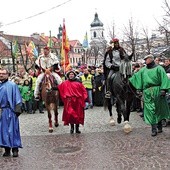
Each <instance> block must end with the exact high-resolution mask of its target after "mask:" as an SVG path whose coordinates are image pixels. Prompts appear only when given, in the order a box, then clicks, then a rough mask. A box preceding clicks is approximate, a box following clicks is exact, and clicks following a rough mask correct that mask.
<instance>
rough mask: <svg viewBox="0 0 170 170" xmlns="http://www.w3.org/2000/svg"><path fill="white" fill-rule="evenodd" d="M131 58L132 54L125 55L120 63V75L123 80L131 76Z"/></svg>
mask: <svg viewBox="0 0 170 170" xmlns="http://www.w3.org/2000/svg"><path fill="white" fill-rule="evenodd" d="M132 57H133V53H132V54H131V55H128V54H125V57H124V60H122V61H121V65H120V74H121V75H122V78H123V79H125V80H127V79H128V78H129V77H131V76H132V74H133V70H132Z"/></svg>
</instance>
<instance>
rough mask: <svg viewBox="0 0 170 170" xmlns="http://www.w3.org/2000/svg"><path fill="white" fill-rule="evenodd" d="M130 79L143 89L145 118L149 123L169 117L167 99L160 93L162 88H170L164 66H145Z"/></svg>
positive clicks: (136, 86)
mask: <svg viewBox="0 0 170 170" xmlns="http://www.w3.org/2000/svg"><path fill="white" fill-rule="evenodd" d="M129 80H130V82H131V83H132V85H133V86H134V87H135V88H136V89H138V90H142V91H143V97H144V120H145V122H146V123H147V124H151V125H154V124H157V123H158V122H159V121H161V120H162V119H166V118H168V117H169V115H170V110H169V107H168V103H167V99H166V97H162V96H161V95H160V90H167V91H168V89H170V81H169V80H168V77H167V75H166V72H165V70H164V69H163V67H162V66H159V65H158V66H156V67H153V68H150V69H148V68H147V67H143V68H142V69H140V70H139V71H138V72H137V73H135V74H134V75H133V76H132V77H131V78H130V79H129Z"/></svg>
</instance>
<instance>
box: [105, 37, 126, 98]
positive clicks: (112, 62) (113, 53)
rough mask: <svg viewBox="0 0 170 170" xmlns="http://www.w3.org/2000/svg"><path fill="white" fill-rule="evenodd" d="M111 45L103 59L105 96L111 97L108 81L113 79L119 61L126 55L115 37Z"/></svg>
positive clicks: (117, 69)
mask: <svg viewBox="0 0 170 170" xmlns="http://www.w3.org/2000/svg"><path fill="white" fill-rule="evenodd" d="M111 45H112V47H110V48H109V49H108V51H107V52H106V54H105V59H104V70H105V71H104V72H105V73H104V74H105V79H106V94H105V98H110V97H111V89H110V81H111V79H113V77H114V75H115V73H116V72H118V71H119V69H120V65H121V61H122V60H124V59H125V56H126V52H125V50H124V49H123V48H122V47H121V46H120V45H119V40H118V39H117V38H114V39H113V40H112V41H111Z"/></svg>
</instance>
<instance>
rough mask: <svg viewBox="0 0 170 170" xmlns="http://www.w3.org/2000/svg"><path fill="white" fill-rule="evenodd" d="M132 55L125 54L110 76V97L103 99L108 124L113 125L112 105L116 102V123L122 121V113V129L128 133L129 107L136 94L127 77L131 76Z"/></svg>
mask: <svg viewBox="0 0 170 170" xmlns="http://www.w3.org/2000/svg"><path fill="white" fill-rule="evenodd" d="M132 56H133V53H132V54H131V55H130V56H128V55H127V56H125V59H124V60H122V62H121V65H120V70H119V71H118V72H116V73H115V74H114V76H113V78H111V82H110V86H111V92H112V97H111V99H105V102H104V107H105V108H106V106H107V107H108V110H109V114H110V118H111V119H110V124H111V125H115V121H114V119H113V116H112V115H113V114H112V105H113V103H115V104H116V111H117V115H118V117H117V123H119V124H120V123H121V122H122V115H123V118H124V122H125V126H124V131H125V132H126V133H129V132H130V131H132V128H131V126H130V125H129V117H130V109H131V105H132V101H133V97H134V95H136V93H135V92H136V90H135V88H134V87H133V86H132V85H131V84H130V82H129V80H128V79H129V78H130V77H131V76H132V61H131V59H132Z"/></svg>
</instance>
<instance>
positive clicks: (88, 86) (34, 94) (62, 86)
mask: <svg viewBox="0 0 170 170" xmlns="http://www.w3.org/2000/svg"><path fill="white" fill-rule="evenodd" d="M112 45H113V46H111V47H109V51H107V52H106V56H105V57H106V58H105V61H104V65H100V66H98V67H95V66H89V67H85V66H80V67H76V68H72V69H71V70H69V71H68V72H67V73H66V74H65V75H64V74H63V75H60V76H59V74H58V73H59V71H60V63H59V60H58V59H57V57H56V56H55V55H54V54H52V53H51V52H50V49H49V47H45V48H44V53H43V54H42V55H41V56H39V57H38V59H37V60H36V62H35V63H36V66H35V69H32V68H30V69H29V70H28V72H27V73H26V74H25V75H24V76H22V77H21V76H19V75H18V74H17V75H11V76H10V77H8V71H7V70H6V69H4V68H1V69H0V81H1V84H0V93H1V94H2V93H3V94H4V95H1V96H0V109H1V115H0V116H1V117H0V136H1V138H0V147H3V148H5V153H4V154H3V156H10V154H11V149H12V152H13V156H14V157H17V156H18V148H21V147H22V144H21V138H20V134H19V122H18V116H19V115H20V114H21V113H22V112H26V113H28V114H33V113H35V112H36V110H39V112H40V113H43V109H44V106H43V101H42V99H41V96H40V90H41V82H42V79H43V77H44V74H50V73H51V74H52V75H53V76H54V78H55V80H56V85H57V89H55V90H59V93H60V99H61V103H60V104H63V105H64V109H63V117H62V120H63V122H64V125H70V133H71V134H73V133H74V129H75V133H81V131H80V130H79V125H80V124H82V125H84V112H85V110H86V109H93V106H103V102H104V98H109V97H110V96H111V95H113V94H112V92H111V90H110V84H109V81H110V79H111V77H112V78H114V73H116V72H119V69H120V63H121V62H122V60H124V59H125V57H126V56H125V54H126V52H125V50H124V49H123V48H122V47H120V45H119V40H118V39H113V41H112ZM144 60H145V63H138V62H135V63H133V64H132V71H133V75H132V77H131V78H130V79H129V81H130V82H131V83H132V85H133V86H134V87H135V88H136V90H137V94H141V93H142V95H143V97H144V101H143V102H141V100H140V99H139V98H134V101H133V105H132V108H131V111H141V112H143V116H144V120H145V122H146V123H148V124H150V125H151V127H152V133H151V135H152V136H156V135H157V133H161V132H162V122H161V121H162V120H166V119H170V109H169V108H170V107H168V101H169V100H170V98H169V97H168V94H169V93H170V59H164V60H162V61H161V60H160V59H159V58H154V56H153V55H147V56H146V57H145V58H144ZM160 64H162V65H160ZM106 67H107V74H106V70H105V68H106ZM168 78H169V79H168ZM5 84H7V86H6V85H5ZM105 85H106V88H105ZM13 90H14V91H15V94H17V95H16V96H13V98H12V99H11V98H10V99H8V97H9V95H10V94H13ZM169 104H170V103H169ZM9 115H12V117H11V120H9V119H8V121H10V122H12V126H9V127H8V126H7V125H9V124H10V123H9V122H7V119H5V117H7V116H9ZM4 128H5V130H4ZM8 129H11V130H10V131H12V132H13V134H12V136H11V137H12V139H11V140H9V138H8V139H7V138H6V135H9V136H10V134H7V133H8V131H9V130H8ZM16 131H17V133H16ZM16 139H17V140H16Z"/></svg>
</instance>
